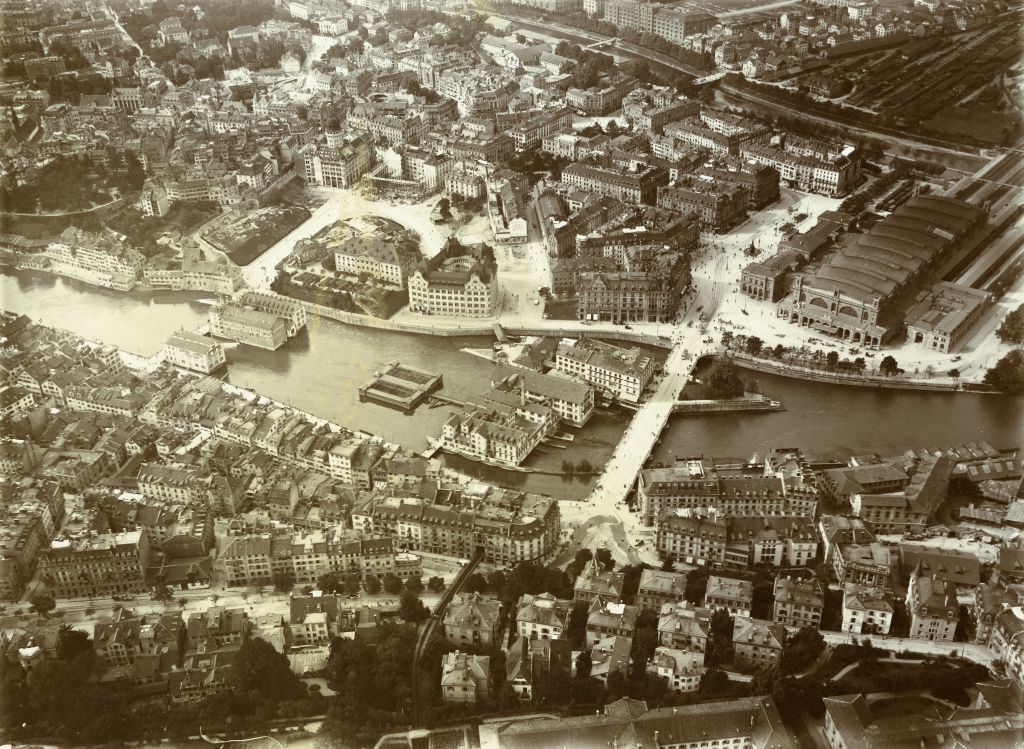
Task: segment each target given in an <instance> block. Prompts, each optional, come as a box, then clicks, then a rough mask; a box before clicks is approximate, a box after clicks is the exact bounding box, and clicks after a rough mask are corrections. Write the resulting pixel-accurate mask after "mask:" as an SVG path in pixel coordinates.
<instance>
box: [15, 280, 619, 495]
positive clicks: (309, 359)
mask: <svg viewBox="0 0 1024 749" xmlns="http://www.w3.org/2000/svg"><path fill="white" fill-rule="evenodd" d="M210 296H211V295H210V294H201V293H183V292H182V293H179V292H156V293H148V294H123V293H118V292H113V291H106V290H103V289H98V288H95V287H91V286H88V285H85V284H82V283H80V282H78V281H73V280H69V279H63V278H57V277H55V276H52V275H50V274H45V273H37V272H24V271H18V272H17V273H14V272H12V271H2V272H0V306H3V307H4V308H6V309H10V310H13V311H15V312H19V313H23V314H26V315H28V316H29V317H31V318H32V319H33V320H35V321H37V322H43V323H45V324H47V325H51V326H54V327H58V328H66V329H67V330H71V331H73V332H75V333H78V334H79V335H81V336H84V337H85V338H89V339H92V340H97V341H102V342H104V343H111V344H114V345H115V346H118V347H119V348H121V349H123V350H125V351H130V352H132V353H135V354H141V355H143V356H151V355H153V354H155V353H156V352H158V351H159V350H160V348H161V347H162V346H163V343H164V341H165V340H166V339H167V338H168V337H169V336H170V335H171V334H172V333H174V332H175V331H176V330H179V329H180V328H182V327H185V328H189V329H194V328H196V327H198V326H200V325H202V324H203V323H204V322H205V321H206V315H207V311H208V310H209V307H208V306H207V305H205V304H202V303H200V302H199V301H198V300H199V299H201V298H204V297H210ZM492 341H493V339H490V338H442V337H432V336H418V335H411V334H407V333H389V332H387V331H381V330H375V329H369V328H360V327H356V326H349V325H343V324H341V323H337V322H334V321H332V320H326V319H324V318H320V317H316V316H310V323H309V332H308V334H307V335H303V336H300V337H298V338H295V339H292V340H291V341H289V342H288V344H287V345H285V346H284V347H282V348H280V349H278V350H277V351H265V350H263V349H258V348H253V347H250V346H241V345H233V344H228V346H227V358H228V379H229V381H230V382H232V383H234V384H235V385H239V386H241V387H246V388H251V389H253V390H255V391H257V392H259V393H262V394H264V395H267V396H269V397H271V398H274V399H275V400H279V401H282V402H285V403H288V404H290V405H292V406H294V407H296V408H299V409H301V410H303V411H308V412H309V413H312V414H316V415H317V416H321V417H323V418H326V419H329V420H331V421H333V422H336V423H338V424H341V425H343V426H345V427H348V428H350V429H361V430H363V431H365V432H369V433H372V434H376V435H379V436H381V437H383V438H384V439H386V440H388V441H389V442H394V443H397V444H400V445H403V446H405V447H411V448H413V449H415V450H423V449H425V448H426V447H427V441H426V438H427V436H436V435H437V434H439V433H440V431H441V426H442V424H444V422H445V420H446V419H447V418H448V416H449V414H450V413H451V409H450V408H448V407H441V408H429V407H427V406H425V405H424V406H421V407H420V408H419V409H417V410H416V411H415V412H414V413H411V414H406V413H403V412H401V411H397V410H394V409H391V408H386V407H384V406H380V405H377V404H374V403H363V402H360V400H359V392H358V388H359V386H360V385H362V384H363V383H365V382H366V381H367V380H369V379H370V378H371V377H372V376H373V373H374V372H375V371H376V370H379V369H381V368H382V367H383V366H384V365H385V364H387V363H389V362H392V361H396V360H397V361H401V362H403V363H405V364H409V365H411V366H413V367H418V368H420V369H425V370H428V371H431V372H440V373H442V374H443V376H444V388H443V392H444V393H445V394H446V395H448V396H450V397H452V398H456V399H459V400H469V399H472V398H474V397H475V396H477V395H479V394H480V393H481V392H482V391H483V390H485V389H486V388H487V387H488V385H489V382H490V380H489V377H490V375H491V371H492V365H491V363H490V362H489V361H487V360H486V359H483V358H480V357H478V356H473V355H471V354H466V353H463V352H462V351H461V349H463V348H466V347H472V348H490V345H491V343H492ZM625 427H626V418H625V417H624V416H615V415H610V414H597V415H595V416H594V417H593V418H592V419H591V420H590V422H589V423H588V424H587V426H586V427H585V428H584V429H582V430H565V431H572V432H575V434H576V439H575V441H574V442H573V443H572V444H571V446H570V447H568V448H567V449H559V448H555V447H548V446H541V447H540V448H538V449H537V450H535V451H534V452H533V453H532V454H531V455H530V457H529V458H528V459H527V461H526V462H525V463H524V467H527V468H533V469H536V470H541V471H550V472H552V473H554V474H557V473H559V472H560V471H561V465H562V461H563V460H571V461H573V462H574V463H579V462H580V461H582V460H584V459H586V460H588V461H590V462H591V463H592V464H594V465H600V464H602V463H604V462H605V461H606V460H607V459H608V458H609V457H610V456H611V454H612V451H613V450H614V449H615V445H616V444H617V443H618V441H619V439H620V438H621V437H622V433H623V431H625ZM445 461H446V463H447V464H448V465H451V466H452V467H454V468H458V469H459V470H462V471H465V472H466V473H469V474H471V475H475V476H479V477H480V478H483V479H486V480H488V481H492V482H495V483H500V484H502V485H505V486H511V487H516V488H521V489H523V490H526V491H532V492H538V493H542V494H549V495H551V496H556V497H563V498H566V499H578V498H581V497H583V496H585V495H586V494H587V493H588V486H589V485H590V483H591V482H590V480H589V479H588V480H582V479H579V478H575V479H572V480H566V479H564V478H563V477H562V476H560V475H551V474H544V473H523V472H515V471H505V470H501V469H499V468H495V467H492V466H484V465H481V464H479V463H474V462H473V461H469V460H465V459H462V458H460V457H458V456H452V455H446V456H445Z"/></svg>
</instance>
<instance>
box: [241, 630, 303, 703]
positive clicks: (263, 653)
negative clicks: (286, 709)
mask: <svg viewBox="0 0 1024 749" xmlns="http://www.w3.org/2000/svg"><path fill="white" fill-rule="evenodd" d="M233 673H234V675H235V684H236V688H237V689H238V690H239V691H240V692H256V693H258V694H259V695H260V696H262V697H263V698H264V699H266V700H269V701H270V702H273V703H278V702H281V701H283V700H299V699H302V698H303V697H304V696H305V695H306V686H305V684H303V682H302V680H301V679H299V677H298V676H296V675H295V673H294V672H293V671H292V669H291V666H290V665H289V663H288V658H287V656H285V655H284V654H283V653H279V652H278V651H277V650H275V649H274V646H273V645H271V644H270V643H269V642H267V641H266V640H264V639H262V638H260V637H247V638H245V639H243V640H242V646H241V647H240V648H239V649H238V653H237V654H236V656H235V660H234V665H233Z"/></svg>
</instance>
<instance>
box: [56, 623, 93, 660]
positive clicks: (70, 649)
mask: <svg viewBox="0 0 1024 749" xmlns="http://www.w3.org/2000/svg"><path fill="white" fill-rule="evenodd" d="M92 652H93V648H92V641H91V640H90V639H89V635H88V634H87V633H86V632H82V631H81V630H79V629H72V628H71V627H70V626H69V625H67V624H62V625H61V626H60V630H59V631H58V632H57V657H58V658H59V659H60V660H62V661H70V660H73V659H75V658H77V657H78V656H80V655H83V654H86V653H92Z"/></svg>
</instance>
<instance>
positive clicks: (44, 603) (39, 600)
mask: <svg viewBox="0 0 1024 749" xmlns="http://www.w3.org/2000/svg"><path fill="white" fill-rule="evenodd" d="M28 600H29V603H30V604H31V605H32V610H33V611H35V612H36V613H37V614H42V615H43V616H44V617H48V616H49V615H50V612H51V611H53V610H54V609H55V608H57V602H56V601H55V600H53V596H52V595H50V594H49V593H36V594H34V595H33V596H32V597H31V598H29V599H28Z"/></svg>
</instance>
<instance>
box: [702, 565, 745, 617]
mask: <svg viewBox="0 0 1024 749" xmlns="http://www.w3.org/2000/svg"><path fill="white" fill-rule="evenodd" d="M752 600H753V586H752V584H751V582H750V581H749V580H741V579H739V578H735V577H724V576H722V575H711V576H710V577H708V587H707V591H706V592H705V593H704V607H705V608H709V609H725V610H726V611H728V612H729V614H730V615H732V616H750V604H751V601H752Z"/></svg>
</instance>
